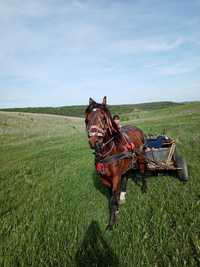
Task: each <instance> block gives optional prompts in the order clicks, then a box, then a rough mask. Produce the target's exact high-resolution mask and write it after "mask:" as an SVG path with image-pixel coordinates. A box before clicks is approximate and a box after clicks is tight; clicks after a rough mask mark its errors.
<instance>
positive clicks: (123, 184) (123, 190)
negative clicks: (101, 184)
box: [119, 175, 127, 204]
mask: <svg viewBox="0 0 200 267" xmlns="http://www.w3.org/2000/svg"><path fill="white" fill-rule="evenodd" d="M126 185H127V177H126V176H125V175H123V176H122V179H121V192H120V199H119V204H124V203H125V201H126Z"/></svg>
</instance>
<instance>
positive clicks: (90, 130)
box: [86, 108, 115, 157]
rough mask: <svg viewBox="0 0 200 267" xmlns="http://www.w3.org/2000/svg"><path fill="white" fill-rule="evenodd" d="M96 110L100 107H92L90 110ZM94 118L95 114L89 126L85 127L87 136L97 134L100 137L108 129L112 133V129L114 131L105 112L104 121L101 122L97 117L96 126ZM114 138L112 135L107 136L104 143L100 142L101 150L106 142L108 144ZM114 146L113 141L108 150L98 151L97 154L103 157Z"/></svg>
mask: <svg viewBox="0 0 200 267" xmlns="http://www.w3.org/2000/svg"><path fill="white" fill-rule="evenodd" d="M97 110H100V108H93V109H92V112H96V111H97ZM95 119H96V116H94V117H93V118H92V120H91V122H90V125H89V127H88V126H87V127H86V129H87V132H88V136H89V137H92V136H97V137H102V138H104V137H105V136H106V133H107V132H108V131H109V132H110V133H111V134H112V130H114V131H115V129H113V127H112V124H111V121H110V118H108V117H107V116H106V114H105V120H106V123H105V124H103V122H102V120H101V119H100V118H99V117H98V118H97V120H98V122H99V125H100V127H99V126H97V125H96V124H94V120H95ZM113 140H114V137H111V138H109V140H108V141H107V142H105V143H102V144H101V150H103V148H105V147H106V146H107V145H108V144H110V143H111V142H112V141H113ZM113 148H114V142H113V143H112V145H111V148H110V149H109V151H108V152H106V153H104V154H102V153H100V151H98V154H99V155H100V156H101V157H105V156H107V155H108V154H109V153H110V152H111V151H112V150H113Z"/></svg>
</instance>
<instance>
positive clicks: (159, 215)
mask: <svg viewBox="0 0 200 267" xmlns="http://www.w3.org/2000/svg"><path fill="white" fill-rule="evenodd" d="M138 113H139V116H138ZM124 114H125V113H124ZM124 116H127V117H126V118H127V119H128V121H127V122H124V123H132V124H136V125H137V126H139V127H141V128H142V129H143V130H144V132H145V133H162V132H163V130H164V129H165V132H166V133H167V134H168V135H170V136H173V137H174V138H176V140H177V143H178V147H179V149H180V151H181V152H182V154H183V155H184V156H185V158H186V159H187V162H188V166H189V174H190V180H189V182H188V183H187V184H182V183H181V182H179V180H177V179H176V178H175V177H169V176H158V177H150V178H149V179H148V193H147V194H143V193H142V192H141V188H140V186H138V185H137V184H135V183H134V182H133V181H132V180H131V179H129V181H128V188H127V193H128V194H127V201H126V204H125V205H124V206H122V207H121V209H120V214H119V225H118V226H117V228H115V229H114V230H113V231H112V232H109V231H105V227H106V225H107V222H108V199H107V196H108V195H107V191H106V189H105V188H104V187H103V186H101V184H100V182H99V178H98V175H97V174H96V173H95V170H94V158H93V155H92V151H91V150H90V149H89V146H88V143H87V137H86V134H85V131H84V121H83V120H82V119H78V118H77V119H76V118H66V117H62V116H61V117H59V116H51V115H49V116H48V115H38V114H28V113H27V114H22V113H19V112H18V113H5V112H0V131H1V132H0V143H1V150H0V166H1V168H0V266H70V267H71V266H199V265H200V231H199V229H200V178H199V177H200V170H199V159H200V132H199V129H200V104H199V103H191V104H184V105H175V106H169V107H163V108H160V109H156V110H155V109H152V110H148V111H147V110H140V111H139V112H138V111H137V110H135V111H131V112H130V113H127V114H125V115H124ZM140 184H141V182H139V185H140Z"/></svg>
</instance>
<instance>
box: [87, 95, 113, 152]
mask: <svg viewBox="0 0 200 267" xmlns="http://www.w3.org/2000/svg"><path fill="white" fill-rule="evenodd" d="M107 122H108V115H107V108H106V97H104V98H103V102H102V104H99V103H96V102H95V101H94V100H93V99H92V98H90V99H89V106H88V107H87V109H86V111H85V125H86V130H87V133H88V138H89V144H90V146H91V148H92V149H95V148H98V146H101V144H102V143H103V140H104V137H105V135H106V131H107V128H108V125H107Z"/></svg>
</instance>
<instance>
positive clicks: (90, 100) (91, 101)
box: [89, 97, 95, 105]
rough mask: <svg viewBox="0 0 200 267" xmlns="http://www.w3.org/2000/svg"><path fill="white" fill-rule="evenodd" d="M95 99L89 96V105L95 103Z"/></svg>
mask: <svg viewBox="0 0 200 267" xmlns="http://www.w3.org/2000/svg"><path fill="white" fill-rule="evenodd" d="M94 102H95V101H94V100H93V99H92V98H91V97H90V98H89V105H91V104H92V103H94Z"/></svg>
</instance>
